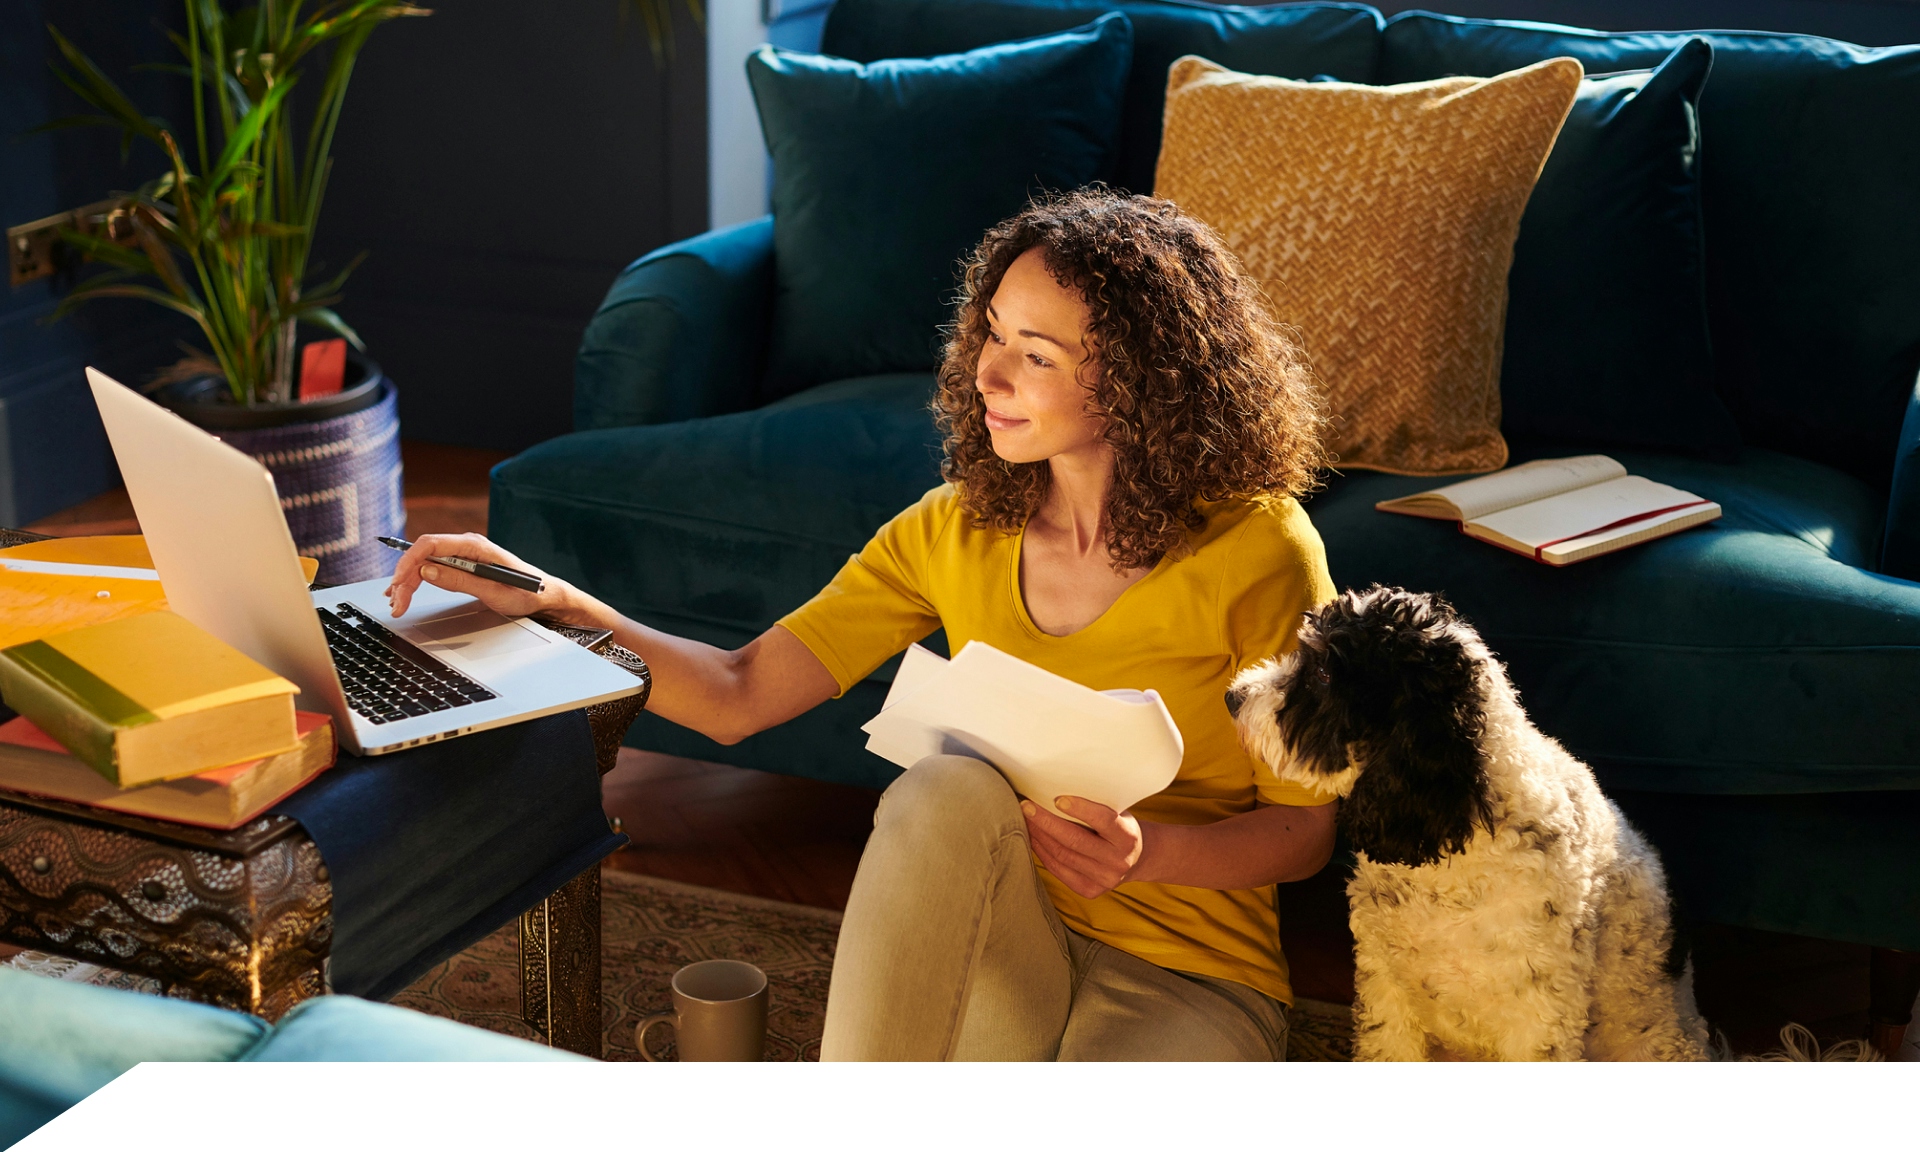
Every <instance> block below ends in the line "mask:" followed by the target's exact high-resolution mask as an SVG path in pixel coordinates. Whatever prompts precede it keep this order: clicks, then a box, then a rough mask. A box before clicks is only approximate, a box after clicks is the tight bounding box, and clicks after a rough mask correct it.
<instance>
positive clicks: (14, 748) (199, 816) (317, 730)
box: [0, 712, 337, 828]
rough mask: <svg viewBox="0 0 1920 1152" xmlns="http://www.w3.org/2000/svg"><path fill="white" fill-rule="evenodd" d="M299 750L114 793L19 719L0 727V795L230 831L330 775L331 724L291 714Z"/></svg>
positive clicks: (316, 717) (305, 714)
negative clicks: (37, 798) (16, 794)
mask: <svg viewBox="0 0 1920 1152" xmlns="http://www.w3.org/2000/svg"><path fill="white" fill-rule="evenodd" d="M294 716H295V724H296V727H297V728H298V729H299V733H300V743H299V745H298V746H297V747H296V748H294V749H293V750H292V751H290V752H282V753H280V754H279V755H277V756H268V757H265V758H263V759H259V760H245V761H242V762H240V763H238V764H229V765H227V766H226V767H224V768H213V769H209V770H208V771H205V772H201V773H198V774H196V775H193V776H186V777H182V778H180V779H177V780H166V781H162V782H160V783H157V784H149V785H146V786H145V787H141V788H116V787H114V786H113V785H112V784H110V783H108V782H107V781H106V780H104V779H102V778H101V776H100V774H99V773H98V772H95V771H94V770H93V769H92V768H90V767H88V766H87V765H86V764H84V763H82V762H81V761H80V759H79V758H78V757H76V756H74V755H73V754H72V753H70V752H68V751H67V750H66V749H65V748H63V747H61V745H60V742H59V741H58V740H55V739H54V738H53V737H51V736H49V735H47V734H46V733H45V732H42V731H41V730H40V729H39V728H38V727H36V726H35V725H34V723H33V721H31V720H29V719H27V718H26V717H25V716H20V717H16V718H14V719H12V720H9V721H7V722H6V723H5V724H0V788H3V789H6V790H8V791H12V792H24V793H27V794H28V795H32V796H45V797H47V798H49V799H53V800H65V801H67V802H69V803H72V804H85V805H88V806H90V807H93V808H106V809H110V810H112V811H115V812H126V813H128V814H130V815H134V816H147V817H151V818H153V819H155V820H171V821H173V822H174V823H176V824H196V825H199V826H200V827H202V828H238V827H239V826H240V825H242V824H245V823H246V822H247V821H249V820H252V819H253V818H254V817H256V816H258V815H260V813H262V812H265V811H266V810H267V809H269V808H271V807H273V806H274V805H275V804H278V803H279V802H280V801H282V800H284V799H286V798H287V797H288V796H291V795H292V794H293V793H295V792H297V791H299V790H300V789H301V788H303V787H305V786H306V785H307V784H308V783H309V782H311V781H312V780H313V778H314V777H316V776H318V775H320V773H322V772H325V771H326V770H327V769H328V768H331V767H333V762H334V757H335V755H336V751H337V750H336V748H335V746H334V739H333V721H332V720H330V719H328V718H327V717H326V716H324V715H322V714H320V713H318V712H298V713H295V714H294Z"/></svg>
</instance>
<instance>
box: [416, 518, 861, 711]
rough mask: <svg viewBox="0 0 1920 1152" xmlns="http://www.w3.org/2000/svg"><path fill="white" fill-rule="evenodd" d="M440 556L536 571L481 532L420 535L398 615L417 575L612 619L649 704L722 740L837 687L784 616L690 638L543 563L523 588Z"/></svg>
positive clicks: (533, 605)
mask: <svg viewBox="0 0 1920 1152" xmlns="http://www.w3.org/2000/svg"><path fill="white" fill-rule="evenodd" d="M434 556H463V557H466V558H467V559H469V560H484V561H487V562H488V563H491V564H500V565H504V566H506V567H508V568H518V569H520V570H522V571H527V572H539V570H538V569H537V568H534V567H533V566H532V565H530V564H528V563H527V562H526V561H524V560H521V559H520V558H519V557H517V556H514V555H513V554H512V553H510V552H508V551H507V550H506V549H504V548H502V547H500V546H499V545H498V544H495V543H494V542H493V541H491V540H488V539H487V538H486V537H484V536H479V535H475V534H472V533H468V534H466V535H462V536H422V537H420V538H419V539H418V540H415V541H414V542H413V548H412V549H410V550H409V551H408V552H407V554H406V555H405V556H402V557H401V558H400V564H399V566H398V567H397V568H395V570H394V573H393V585H392V587H391V588H389V589H388V598H389V599H390V600H391V601H392V602H393V614H394V615H395V616H398V615H400V614H401V613H403V612H405V611H406V610H407V606H408V605H409V604H411V603H412V601H413V592H414V589H416V588H418V587H419V586H420V582H421V581H422V580H425V581H426V582H427V583H429V584H432V585H434V586H435V587H437V588H444V589H446V590H447V591H449V592H461V593H465V594H467V595H469V596H473V597H475V598H476V599H478V600H480V601H481V602H482V603H484V604H486V605H487V607H489V608H492V609H493V610H494V611H496V612H499V613H501V614H502V615H505V616H531V615H533V614H534V613H536V612H539V613H543V614H545V615H547V616H550V617H551V618H553V619H555V620H558V621H560V622H561V623H564V624H572V625H575V626H576V627H581V628H611V629H613V636H614V639H615V640H616V641H618V642H619V643H620V644H622V645H624V646H625V647H627V648H629V649H631V650H632V651H633V652H635V653H637V654H638V655H639V657H640V658H641V659H642V660H645V661H646V662H647V667H648V669H650V670H651V671H652V673H653V692H652V694H651V695H650V696H649V697H648V698H647V711H649V712H652V713H653V714H655V715H656V716H659V717H661V718H663V719H666V720H671V721H673V722H674V723H675V724H680V725H683V726H684V727H687V728H691V729H693V730H694V731H696V732H699V733H701V734H703V735H705V736H708V737H710V738H712V739H714V740H717V741H719V742H720V743H722V744H737V743H739V742H740V741H741V740H744V739H746V738H747V737H748V736H751V735H753V734H754V733H755V732H759V731H762V730H764V729H767V728H771V727H773V726H774V725H775V724H779V723H781V722H783V721H786V720H791V719H793V718H794V717H795V716H798V715H800V713H802V712H805V711H806V710H807V709H809V708H812V707H813V706H814V705H816V704H819V703H822V702H823V701H826V700H828V699H831V698H832V696H833V694H834V693H835V692H837V691H839V687H840V686H839V685H838V684H837V683H836V682H835V681H834V678H833V674H832V673H830V672H828V671H827V668H826V665H824V664H822V663H820V658H819V657H817V656H815V655H814V654H813V652H812V651H811V650H809V649H808V648H807V646H806V645H805V644H802V643H801V642H800V639H799V637H797V636H795V635H794V634H793V633H791V632H789V631H787V630H786V629H785V628H782V627H780V626H778V625H775V626H774V627H772V628H769V629H767V630H766V632H764V633H762V634H761V635H760V636H759V637H758V638H756V639H755V640H753V641H752V642H751V643H749V644H748V645H747V646H746V647H744V648H740V649H737V650H734V651H728V650H726V649H724V648H716V647H714V646H713V645H711V644H702V643H700V642H699V641H697V640H686V639H683V638H681V637H679V636H673V635H670V634H668V633H666V632H662V631H660V630H659V629H657V628H649V627H647V626H646V625H645V624H641V623H639V622H637V621H634V620H629V619H627V618H626V617H625V616H622V615H621V614H620V613H618V612H616V611H614V609H613V608H612V607H610V606H609V605H607V604H606V603H604V602H602V601H600V600H597V599H595V598H594V597H592V596H589V595H587V594H586V593H585V592H582V591H581V590H580V589H578V588H575V587H574V586H573V585H571V584H569V583H567V582H566V581H565V580H561V579H560V578H558V577H556V576H550V575H548V574H546V573H544V572H539V574H540V576H541V577H542V579H543V581H544V582H545V584H546V587H545V588H544V589H542V590H541V591H540V592H538V593H533V592H525V591H522V590H520V589H517V588H509V587H507V586H506V585H504V584H496V583H494V582H493V581H491V580H482V579H481V578H480V577H478V576H473V575H470V574H468V573H466V572H461V571H459V570H458V569H454V568H449V567H447V566H446V565H444V564H433V563H429V560H430V559H431V558H432V557H434Z"/></svg>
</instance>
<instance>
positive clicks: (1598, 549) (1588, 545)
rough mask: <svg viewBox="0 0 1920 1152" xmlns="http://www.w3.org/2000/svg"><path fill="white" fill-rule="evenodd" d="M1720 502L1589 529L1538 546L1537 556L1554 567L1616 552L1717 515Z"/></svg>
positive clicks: (1703, 522)
mask: <svg viewBox="0 0 1920 1152" xmlns="http://www.w3.org/2000/svg"><path fill="white" fill-rule="evenodd" d="M1720 513H1721V509H1720V505H1718V504H1715V503H1713V502H1711V501H1709V502H1707V503H1705V504H1694V505H1691V506H1689V507H1686V508H1676V509H1675V510H1673V511H1672V512H1663V513H1661V514H1660V515H1658V516H1649V517H1648V518H1647V519H1645V520H1635V521H1634V522H1633V523H1631V524H1622V525H1620V526H1618V527H1616V528H1609V529H1607V530H1605V531H1602V532H1590V533H1588V534H1587V535H1585V536H1576V537H1574V538H1573V539H1571V540H1567V541H1564V542H1562V543H1559V544H1555V545H1552V546H1551V547H1547V548H1542V549H1540V559H1541V560H1543V561H1545V562H1546V563H1548V564H1552V565H1554V566H1555V567H1559V566H1561V565H1565V564H1572V563H1575V562H1577V561H1580V560H1586V559H1588V558H1590V557H1593V556H1603V555H1605V554H1606V553H1608V552H1618V551H1619V550H1620V549H1622V548H1630V547H1632V546H1633V545H1635V544H1639V543H1641V542H1642V541H1646V540H1654V539H1658V538H1659V537H1661V536H1671V535H1673V534H1674V533H1675V532H1680V531H1684V530H1685V529H1688V528H1692V527H1694V526H1695V525H1698V524H1705V523H1707V522H1708V521H1710V520H1718V519H1720Z"/></svg>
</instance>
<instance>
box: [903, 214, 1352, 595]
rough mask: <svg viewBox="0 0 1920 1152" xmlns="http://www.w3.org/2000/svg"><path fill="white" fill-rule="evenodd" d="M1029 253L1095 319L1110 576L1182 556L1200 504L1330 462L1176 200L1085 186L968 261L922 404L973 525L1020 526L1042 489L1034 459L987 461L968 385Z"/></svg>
mask: <svg viewBox="0 0 1920 1152" xmlns="http://www.w3.org/2000/svg"><path fill="white" fill-rule="evenodd" d="M1036 248H1037V249H1039V250H1040V253H1041V256H1042V259H1043V260H1044V262H1045V264H1046V267H1047V271H1048V272H1050V273H1051V274H1052V276H1053V278H1054V280H1055V281H1056V282H1057V283H1059V284H1060V285H1061V286H1062V287H1065V288H1071V289H1073V290H1075V291H1077V292H1079V293H1080V295H1081V297H1082V299H1083V300H1085V302H1086V305H1087V309H1088V311H1089V313H1090V315H1091V320H1090V326H1089V327H1090V330H1089V338H1090V343H1091V345H1092V350H1093V353H1094V356H1092V357H1090V358H1089V359H1088V363H1089V364H1095V363H1097V364H1098V378H1097V379H1095V380H1092V381H1089V382H1088V393H1089V395H1088V402H1087V403H1088V410H1089V411H1090V412H1092V413H1094V414H1096V415H1098V416H1101V417H1103V418H1104V419H1105V421H1106V429H1105V438H1106V442H1107V443H1108V444H1109V445H1111V446H1112V448H1113V452H1114V463H1113V488H1112V490H1111V492H1110V493H1109V495H1108V497H1107V508H1106V533H1107V541H1106V543H1107V554H1108V555H1109V556H1110V557H1111V558H1112V561H1113V566H1114V568H1115V570H1117V571H1126V570H1128V569H1131V568H1144V567H1148V566H1151V565H1153V564H1155V563H1158V562H1159V559H1160V557H1161V556H1163V555H1165V554H1167V553H1168V552H1172V551H1174V550H1176V549H1178V548H1180V547H1181V546H1182V545H1183V544H1184V543H1185V541H1186V539H1187V536H1188V534H1189V533H1190V532H1192V531H1194V530H1197V529H1198V528H1200V527H1201V525H1202V524H1203V523H1204V522H1205V521H1204V518H1203V517H1202V516H1201V515H1200V513H1199V511H1198V509H1197V508H1196V507H1195V501H1197V500H1219V499H1224V498H1226V497H1228V496H1254V495H1259V494H1266V493H1272V494H1280V495H1288V496H1298V495H1301V494H1302V493H1304V492H1306V491H1307V490H1309V489H1310V488H1311V487H1312V486H1313V484H1314V482H1315V476H1316V474H1317V472H1318V470H1319V468H1320V467H1321V466H1322V464H1323V463H1324V462H1325V450H1324V449H1323V448H1322V446H1321V431H1322V425H1323V424H1324V419H1325V418H1324V416H1323V415H1322V410H1321V401H1320V395H1319V390H1318V388H1317V387H1316V385H1315V383H1314V381H1313V379H1312V375H1311V373H1310V372H1309V371H1308V368H1307V365H1306V360H1305V358H1304V357H1303V355H1302V354H1301V353H1300V351H1299V349H1298V348H1297V347H1296V345H1295V344H1294V343H1293V341H1291V340H1289V339H1288V338H1287V337H1286V335H1285V334H1284V333H1283V332H1282V330H1281V328H1280V327H1279V325H1277V324H1276V323H1275V322H1274V320H1273V319H1272V317H1270V316H1269V315H1268V313H1267V310H1266V307H1265V304H1264V302H1263V300H1262V297H1261V295H1260V291H1259V288H1258V287H1257V286H1256V285H1255V283H1254V282H1253V281H1252V280H1251V279H1249V278H1248V277H1247V276H1246V274H1245V273H1244V272H1243V271H1242V270H1241V268H1240V263H1239V261H1238V260H1237V259H1235V258H1234V255H1233V253H1231V252H1229V251H1228V250H1227V247H1226V245H1225V244H1223V243H1221V241H1220V238H1219V237H1218V236H1216V235H1214V233H1213V230H1212V229H1210V228H1208V227H1207V226H1206V225H1205V224H1202V223H1201V222H1200V221H1198V220H1195V219H1194V218H1193V217H1191V216H1188V215H1186V214H1185V213H1183V212H1181V211H1180V209H1178V208H1177V207H1175V206H1174V205H1173V203H1172V202H1171V201H1168V200H1159V199H1155V198H1153V197H1151V196H1128V195H1123V194H1120V193H1117V192H1113V191H1110V190H1107V189H1104V188H1097V187H1096V188H1087V189H1082V190H1080V191H1077V192H1070V193H1064V194H1059V195H1053V196H1049V197H1046V198H1044V199H1041V200H1037V201H1035V202H1034V203H1032V204H1030V205H1029V206H1028V207H1027V208H1026V210H1025V211H1023V212H1021V213H1020V214H1019V215H1017V216H1014V217H1013V218H1012V219H1009V220H1006V221H1004V222H1002V223H1000V224H997V225H995V226H994V227H993V228H991V229H989V230H988V232H987V234H986V237H985V238H984V239H982V240H981V241H980V244H979V247H977V248H975V249H974V251H973V255H972V257H971V259H970V260H969V262H968V265H967V270H966V279H965V283H964V285H963V287H962V290H961V297H960V301H959V305H958V309H957V311H956V313H955V316H954V321H953V324H952V325H951V327H950V328H949V329H948V334H947V343H946V352H945V357H944V359H943V361H942V363H941V365H940V374H939V380H940V385H939V389H938V390H937V391H936V392H935V394H934V400H933V409H934V417H935V420H936V421H937V423H938V424H939V426H940V430H941V433H942V435H943V437H944V445H943V447H944V448H945V451H946V460H945V463H944V464H943V465H942V466H941V474H942V475H943V476H945V477H946V479H947V480H949V481H951V482H952V483H953V484H954V485H955V486H956V487H957V488H958V490H959V493H960V499H961V502H962V504H963V506H964V507H966V509H967V510H968V511H969V512H971V513H972V514H973V516H974V518H975V521H976V522H977V523H978V524H980V525H981V526H982V527H994V528H998V529H1000V530H1002V531H1005V532H1017V531H1019V530H1020V528H1021V527H1022V526H1024V525H1025V524H1026V522H1027V520H1028V519H1029V518H1030V517H1031V516H1032V515H1033V514H1034V512H1036V511H1037V510H1038V509H1039V507H1040V504H1041V501H1042V500H1044V499H1045V497H1046V494H1047V487H1048V484H1049V482H1050V477H1051V472H1050V470H1049V468H1048V466H1047V464H1046V462H1045V461H1038V462H1034V463H1027V464H1015V463H1010V462H1009V461H1006V460H1003V459H1001V458H1000V457H999V456H998V455H996V454H995V453H994V451H993V442H992V439H991V436H990V434H989V432H988V430H987V426H986V420H985V413H986V404H985V402H984V401H983V400H982V398H981V396H980V393H979V390H978V389H977V388H976V387H975V386H974V375H975V370H976V368H977V367H978V365H979V362H980V349H981V346H982V344H983V343H984V342H985V341H986V339H987V305H988V303H989V302H990V301H991V300H992V299H993V294H994V292H995V291H997V290H998V289H999V287H1000V280H1001V278H1002V277H1003V276H1005V275H1006V272H1007V268H1008V267H1009V266H1010V265H1011V264H1012V263H1013V262H1014V260H1015V259H1017V258H1018V257H1019V256H1020V255H1021V254H1022V253H1025V252H1027V251H1029V250H1032V249H1036Z"/></svg>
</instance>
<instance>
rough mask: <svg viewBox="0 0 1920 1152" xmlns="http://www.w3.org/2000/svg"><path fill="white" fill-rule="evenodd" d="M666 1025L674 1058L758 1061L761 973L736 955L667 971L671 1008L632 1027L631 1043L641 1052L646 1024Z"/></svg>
mask: <svg viewBox="0 0 1920 1152" xmlns="http://www.w3.org/2000/svg"><path fill="white" fill-rule="evenodd" d="M655 1024H672V1025H673V1030H674V1033H675V1036H674V1038H675V1039H676V1040H677V1041H679V1044H680V1059H681V1060H683V1061H693V1060H761V1059H764V1058H765V1056H766V1049H767V974H766V973H765V972H762V971H760V969H758V968H755V967H754V966H753V965H751V964H748V963H746V962H744V961H741V960H702V961H700V962H699V963H698V964H689V965H687V966H686V967H685V968H682V969H680V971H678V972H675V973H674V974H673V1011H671V1012H656V1013H654V1014H653V1015H651V1016H649V1017H647V1018H646V1019H645V1020H642V1021H640V1023H639V1024H638V1025H637V1026H635V1028H634V1030H633V1042H634V1045H635V1046H636V1047H638V1048H639V1049H640V1055H642V1056H644V1057H646V1058H647V1059H649V1060H655V1059H657V1057H655V1056H654V1055H653V1054H652V1053H650V1052H648V1051H647V1029H649V1028H651V1027H653V1026H654V1025H655Z"/></svg>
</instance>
